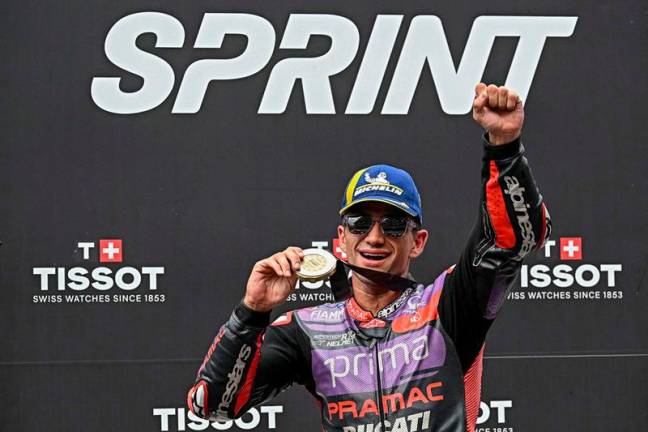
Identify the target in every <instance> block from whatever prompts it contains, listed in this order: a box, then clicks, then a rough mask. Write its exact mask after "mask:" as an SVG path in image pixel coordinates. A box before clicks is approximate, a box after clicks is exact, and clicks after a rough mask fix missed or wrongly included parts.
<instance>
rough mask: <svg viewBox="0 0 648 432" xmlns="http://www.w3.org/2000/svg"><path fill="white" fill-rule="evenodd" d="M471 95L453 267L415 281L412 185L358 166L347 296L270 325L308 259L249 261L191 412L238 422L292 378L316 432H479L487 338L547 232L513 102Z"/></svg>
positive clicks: (483, 93) (417, 235)
mask: <svg viewBox="0 0 648 432" xmlns="http://www.w3.org/2000/svg"><path fill="white" fill-rule="evenodd" d="M475 90H476V96H475V99H474V102H473V118H474V119H475V121H476V122H477V123H478V124H479V125H481V126H482V127H483V128H484V129H485V130H486V133H485V135H484V139H483V147H484V154H483V165H482V183H481V202H480V204H479V212H478V216H479V217H478V220H477V223H476V224H475V226H474V228H473V230H472V233H471V235H470V237H469V239H468V242H467V244H466V246H465V248H464V250H463V252H462V253H461V256H460V257H459V261H458V262H457V264H456V265H455V266H452V267H451V268H449V269H448V270H446V271H444V272H443V273H442V274H441V275H440V276H439V277H438V278H437V279H436V280H435V281H434V282H433V283H432V284H430V285H424V284H418V283H416V282H414V281H413V280H411V277H410V274H409V266H410V262H411V261H412V260H413V259H415V258H417V257H418V256H419V255H420V254H421V253H422V252H423V250H424V248H425V244H426V242H427V240H428V231H427V230H425V229H423V228H422V225H421V223H422V212H421V201H420V197H419V195H418V192H417V189H416V186H415V184H414V181H413V180H412V178H411V177H410V175H409V174H407V173H406V172H405V171H403V170H400V169H397V168H394V167H391V166H389V165H377V166H373V167H369V168H365V169H362V170H360V171H358V172H357V173H356V174H355V175H354V176H353V177H352V178H351V180H350V181H349V184H348V185H347V188H346V190H345V192H344V196H343V200H342V208H341V210H340V214H341V215H342V222H341V224H340V226H338V238H339V240H340V247H341V248H342V250H343V251H344V252H345V253H346V255H347V256H348V263H349V264H350V265H351V267H352V268H353V271H352V272H351V274H352V276H351V286H352V296H351V297H349V298H348V299H346V300H344V301H341V302H338V303H333V304H325V305H320V306H316V307H310V308H304V309H300V310H297V311H293V312H288V313H287V314H284V315H281V316H280V317H279V318H278V319H277V320H275V321H274V323H272V324H270V311H271V310H272V309H273V308H275V307H277V306H279V305H281V304H282V303H284V301H285V300H286V298H287V297H288V295H289V294H290V293H291V292H292V290H293V289H294V287H295V284H296V279H297V276H296V271H297V270H299V268H300V263H301V260H302V258H303V253H302V250H301V249H299V248H297V247H289V248H287V249H286V250H284V251H282V252H278V253H276V254H274V255H272V256H271V257H269V258H266V259H263V260H261V261H259V262H257V263H256V264H255V265H254V267H253V269H252V272H251V275H250V278H249V280H248V283H247V288H246V292H245V297H244V299H243V301H242V302H241V303H240V304H239V305H238V306H237V307H236V308H235V310H234V312H233V313H232V315H231V317H230V318H229V320H228V321H227V323H225V325H224V326H222V327H221V329H220V331H219V332H218V334H217V336H216V338H215V339H214V341H213V343H212V345H211V347H210V349H209V351H208V353H207V355H206V357H205V360H204V362H203V364H202V366H201V367H200V369H199V371H198V376H197V378H196V382H195V384H194V386H193V387H192V388H191V389H190V390H189V394H188V398H187V402H188V405H189V408H190V409H191V411H192V412H193V413H194V414H196V415H198V416H200V417H203V418H210V419H213V420H226V419H232V418H237V417H239V416H241V415H243V414H244V413H245V412H246V411H247V410H248V409H249V408H251V407H252V406H254V405H257V404H260V403H262V402H264V401H266V400H268V399H270V398H271V397H273V396H275V395H276V394H278V393H279V392H280V391H282V390H284V389H286V388H287V387H288V386H290V385H291V384H292V383H295V382H296V383H299V384H302V385H304V386H305V387H306V389H307V390H308V391H309V392H310V393H312V394H313V396H315V398H316V399H317V400H318V402H319V404H320V407H321V415H322V426H323V429H324V430H325V431H343V432H378V431H383V432H386V431H390V432H416V431H453V432H455V431H466V430H467V431H473V430H474V428H475V423H476V419H477V414H478V411H479V403H480V391H481V370H482V353H483V350H484V340H485V337H486V332H487V330H488V329H489V327H490V326H491V324H492V322H493V320H494V319H495V316H496V315H497V313H498V311H499V309H500V307H501V306H502V303H503V302H504V300H505V298H506V295H507V292H508V289H509V287H510V286H511V284H512V282H513V281H514V279H515V278H516V276H517V274H518V272H519V270H520V266H521V263H522V259H523V258H524V257H525V256H526V255H528V254H529V253H530V252H531V251H533V250H536V249H539V248H541V247H542V245H543V244H544V242H545V240H546V239H547V238H548V236H549V232H550V223H549V214H548V213H547V210H546V208H545V205H544V203H543V200H542V196H541V195H540V193H539V191H538V188H537V186H536V184H535V181H534V179H533V176H532V174H531V170H530V169H529V166H528V165H527V160H526V158H525V157H524V156H523V152H524V148H523V146H522V144H521V143H520V133H521V129H522V124H523V120H524V110H523V106H522V102H521V100H520V98H519V97H518V96H517V94H515V92H513V91H511V90H509V89H507V88H506V87H497V86H495V85H489V86H486V85H485V84H483V83H479V84H478V85H477V86H476V89H475ZM365 269H370V270H373V271H367V270H365ZM379 272H380V273H379ZM385 274H389V275H396V276H400V277H402V279H401V278H397V279H399V280H401V281H406V282H407V283H405V284H400V287H399V288H398V289H394V286H391V285H390V283H387V282H386V281H387V280H388V279H389V278H387V279H386V278H380V277H377V276H376V275H385ZM385 276H388V275H385ZM392 279H393V278H392Z"/></svg>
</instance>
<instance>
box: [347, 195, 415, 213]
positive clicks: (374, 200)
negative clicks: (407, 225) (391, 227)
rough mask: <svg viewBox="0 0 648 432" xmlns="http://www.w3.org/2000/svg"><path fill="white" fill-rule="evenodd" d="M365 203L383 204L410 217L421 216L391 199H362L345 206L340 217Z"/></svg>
mask: <svg viewBox="0 0 648 432" xmlns="http://www.w3.org/2000/svg"><path fill="white" fill-rule="evenodd" d="M363 202H381V203H385V204H389V205H391V206H392V207H396V208H397V209H398V210H400V211H403V212H405V213H407V214H408V215H410V216H412V217H419V215H417V214H416V212H414V211H413V210H412V209H410V208H409V207H405V206H402V205H401V204H399V202H398V201H392V200H390V199H389V198H362V199H359V200H357V201H354V202H352V203H351V204H349V205H347V206H345V207H344V208H342V210H340V215H343V214H344V213H346V212H347V211H348V210H349V209H350V208H351V207H353V206H354V205H356V204H360V203H363Z"/></svg>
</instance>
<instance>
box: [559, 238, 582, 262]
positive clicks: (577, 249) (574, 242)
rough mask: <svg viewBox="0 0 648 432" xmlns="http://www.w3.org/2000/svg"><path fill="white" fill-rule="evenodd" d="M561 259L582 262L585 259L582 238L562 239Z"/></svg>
mask: <svg viewBox="0 0 648 432" xmlns="http://www.w3.org/2000/svg"><path fill="white" fill-rule="evenodd" d="M560 259H561V260H581V259H583V246H582V241H581V237H561V238H560Z"/></svg>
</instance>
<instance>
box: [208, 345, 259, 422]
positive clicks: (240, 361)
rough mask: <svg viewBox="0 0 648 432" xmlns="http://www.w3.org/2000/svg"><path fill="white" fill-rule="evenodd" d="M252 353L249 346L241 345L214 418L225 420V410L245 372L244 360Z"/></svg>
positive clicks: (226, 416)
mask: <svg viewBox="0 0 648 432" xmlns="http://www.w3.org/2000/svg"><path fill="white" fill-rule="evenodd" d="M251 352H252V347H251V346H250V345H243V347H242V348H241V351H239V355H238V358H237V359H236V363H235V364H234V368H232V372H230V373H228V374H227V378H229V381H227V384H226V385H225V392H224V393H223V399H221V402H220V404H218V410H217V411H216V416H217V417H218V418H221V419H227V418H229V416H228V415H227V410H228V408H229V406H230V404H231V403H232V399H233V398H234V395H235V394H236V391H237V390H238V387H239V384H240V383H241V379H242V378H243V371H244V370H245V366H246V363H245V362H246V360H247V359H248V358H249V357H250V353H251Z"/></svg>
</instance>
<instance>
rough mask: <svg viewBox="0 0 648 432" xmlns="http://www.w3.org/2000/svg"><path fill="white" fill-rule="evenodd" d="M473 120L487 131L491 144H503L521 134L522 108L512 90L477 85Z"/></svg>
mask: <svg viewBox="0 0 648 432" xmlns="http://www.w3.org/2000/svg"><path fill="white" fill-rule="evenodd" d="M473 118H474V119H475V121H476V122H477V123H479V125H480V126H481V127H483V128H484V129H485V130H486V131H488V139H489V141H490V143H491V144H494V145H499V144H505V143H508V142H511V141H513V140H514V139H516V138H518V137H519V136H520V134H521V133H522V124H523V123H524V107H523V105H522V101H521V100H520V97H519V96H518V94H517V93H515V92H514V91H513V90H509V89H508V88H506V87H504V86H501V87H497V86H496V85H494V84H491V85H489V86H486V84H484V83H479V84H477V86H476V87H475V100H474V101H473Z"/></svg>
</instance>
